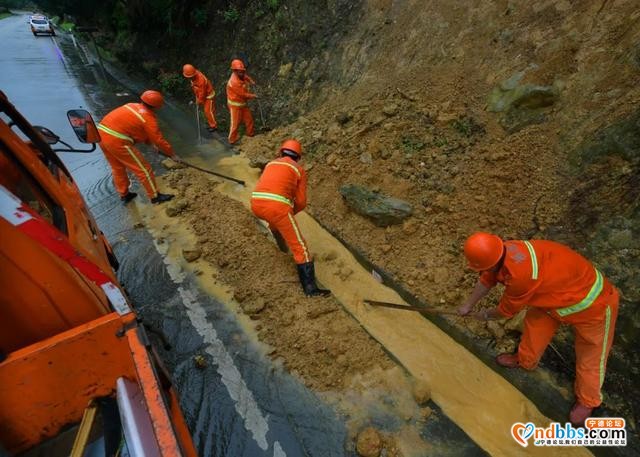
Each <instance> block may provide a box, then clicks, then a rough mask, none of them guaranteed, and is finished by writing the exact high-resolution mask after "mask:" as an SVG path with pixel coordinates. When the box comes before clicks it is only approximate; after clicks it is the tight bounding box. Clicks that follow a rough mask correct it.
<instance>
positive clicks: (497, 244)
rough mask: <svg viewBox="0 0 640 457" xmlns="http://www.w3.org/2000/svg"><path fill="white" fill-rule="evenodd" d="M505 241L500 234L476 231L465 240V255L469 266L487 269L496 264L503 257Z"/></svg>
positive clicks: (480, 269) (474, 268)
mask: <svg viewBox="0 0 640 457" xmlns="http://www.w3.org/2000/svg"><path fill="white" fill-rule="evenodd" d="M503 252H504V242H503V241H502V238H500V237H499V236H498V235H493V234H491V233H485V232H476V233H474V234H473V235H471V236H470V237H469V238H467V241H465V242H464V256H465V257H466V258H467V260H468V261H469V268H471V269H472V270H475V271H485V270H488V269H490V268H491V267H493V266H495V264H497V263H498V262H499V261H500V259H501V258H502V253H503Z"/></svg>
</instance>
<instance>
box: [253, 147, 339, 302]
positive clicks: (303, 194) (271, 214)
mask: <svg viewBox="0 0 640 457" xmlns="http://www.w3.org/2000/svg"><path fill="white" fill-rule="evenodd" d="M301 157H302V146H301V145H300V143H299V142H298V141H296V140H287V141H285V142H284V143H282V146H281V147H280V157H279V158H277V159H275V160H272V161H271V162H269V163H268V164H267V166H266V167H265V169H264V171H263V173H262V176H260V179H259V180H258V183H257V184H256V188H255V189H254V191H253V193H252V194H251V210H252V211H253V214H255V215H256V216H257V217H259V218H260V219H263V220H265V221H267V222H268V223H269V228H270V229H271V230H272V232H274V235H275V236H276V237H277V236H282V238H284V241H285V243H286V244H287V246H288V247H289V250H290V251H291V252H292V253H293V259H294V261H295V262H296V264H297V266H298V277H299V278H300V284H302V288H303V290H304V293H305V294H306V295H309V296H313V295H328V294H329V293H330V291H328V290H325V289H320V288H318V286H317V284H316V279H315V269H314V265H313V260H312V259H311V253H310V252H309V248H308V247H307V242H306V241H305V240H304V238H303V237H302V233H300V228H299V227H298V224H297V223H296V220H295V218H294V215H295V214H297V213H299V212H300V211H302V210H303V209H304V208H305V207H306V206H307V175H306V173H305V171H304V168H302V166H300V164H298V161H299V160H300V158H301ZM276 239H277V238H276Z"/></svg>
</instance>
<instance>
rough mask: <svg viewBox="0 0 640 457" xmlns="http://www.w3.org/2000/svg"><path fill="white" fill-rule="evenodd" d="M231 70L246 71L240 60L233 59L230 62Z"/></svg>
mask: <svg viewBox="0 0 640 457" xmlns="http://www.w3.org/2000/svg"><path fill="white" fill-rule="evenodd" d="M231 69H232V70H242V71H245V70H246V68H244V63H243V62H242V60H240V59H233V60H232V61H231Z"/></svg>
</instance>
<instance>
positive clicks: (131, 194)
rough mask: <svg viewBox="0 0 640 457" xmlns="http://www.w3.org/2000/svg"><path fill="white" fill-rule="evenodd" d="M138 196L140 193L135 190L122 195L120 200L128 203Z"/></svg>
mask: <svg viewBox="0 0 640 457" xmlns="http://www.w3.org/2000/svg"><path fill="white" fill-rule="evenodd" d="M137 196H138V194H136V193H135V192H127V195H125V196H123V197H120V200H121V201H122V203H124V204H125V205H126V204H127V203H129V202H130V201H131V200H133V199H134V198H136V197H137Z"/></svg>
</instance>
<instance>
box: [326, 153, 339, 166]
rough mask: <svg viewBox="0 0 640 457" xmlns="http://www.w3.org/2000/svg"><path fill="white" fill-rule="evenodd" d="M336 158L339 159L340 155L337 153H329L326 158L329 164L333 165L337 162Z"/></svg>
mask: <svg viewBox="0 0 640 457" xmlns="http://www.w3.org/2000/svg"><path fill="white" fill-rule="evenodd" d="M336 160H338V155H337V154H335V153H331V154H329V155H328V156H327V158H326V159H325V161H326V162H327V165H333V164H334V163H336Z"/></svg>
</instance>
